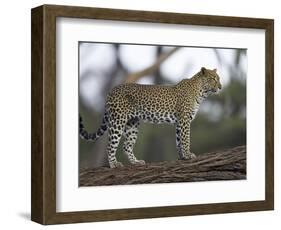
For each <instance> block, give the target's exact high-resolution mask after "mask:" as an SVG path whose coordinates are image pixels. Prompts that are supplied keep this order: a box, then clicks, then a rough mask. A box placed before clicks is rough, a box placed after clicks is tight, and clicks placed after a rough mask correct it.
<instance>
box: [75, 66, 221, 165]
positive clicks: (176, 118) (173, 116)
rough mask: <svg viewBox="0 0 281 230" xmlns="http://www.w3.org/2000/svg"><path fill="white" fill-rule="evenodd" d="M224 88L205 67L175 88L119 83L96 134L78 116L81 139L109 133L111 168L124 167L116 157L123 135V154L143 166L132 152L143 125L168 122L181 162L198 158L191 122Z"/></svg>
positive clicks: (89, 138)
mask: <svg viewBox="0 0 281 230" xmlns="http://www.w3.org/2000/svg"><path fill="white" fill-rule="evenodd" d="M221 89H222V85H221V82H220V77H219V75H218V73H217V69H207V68H205V67H202V68H201V69H200V70H199V72H197V73H196V74H194V75H193V76H192V77H191V78H184V79H183V80H181V81H180V82H178V83H177V84H173V85H144V84H137V83H124V84H120V85H118V86H116V87H114V88H113V89H112V90H111V91H110V92H109V93H108V95H107V99H106V103H105V112H104V115H103V118H102V122H101V125H100V127H99V128H98V130H97V131H96V132H93V133H89V132H88V131H87V130H86V129H85V127H84V125H83V120H82V117H81V115H79V120H80V121H79V133H80V137H81V138H82V139H84V140H86V141H96V140H97V139H98V138H99V137H101V136H102V135H103V134H104V133H105V132H106V131H107V132H108V143H107V148H106V151H107V158H108V163H109V167H110V168H117V167H122V166H123V164H122V163H121V162H119V161H117V158H116V151H117V148H118V145H119V142H120V139H121V138H122V136H123V137H124V144H123V152H124V153H125V155H126V156H127V158H128V161H129V163H130V164H133V165H144V164H145V161H144V160H139V159H137V158H136V156H135V154H134V152H133V148H134V145H135V143H136V141H137V136H138V130H139V126H140V124H141V122H148V123H155V124H161V123H168V124H173V125H174V126H175V136H176V150H177V153H178V156H179V160H188V159H193V158H196V155H195V154H194V153H192V152H191V151H190V149H191V148H190V136H191V135H190V125H191V122H192V121H193V120H194V118H195V116H196V114H197V111H198V109H199V106H200V104H201V103H202V102H203V100H204V99H206V98H207V97H208V96H209V95H211V94H217V93H218V91H219V90H221Z"/></svg>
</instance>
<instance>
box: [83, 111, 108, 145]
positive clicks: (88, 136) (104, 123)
mask: <svg viewBox="0 0 281 230" xmlns="http://www.w3.org/2000/svg"><path fill="white" fill-rule="evenodd" d="M107 121H108V116H107V114H106V113H105V114H104V116H103V119H102V123H101V126H100V127H99V128H98V130H97V131H96V132H93V133H88V131H87V130H86V129H85V127H84V125H83V121H82V117H81V116H79V133H80V137H81V138H82V139H84V140H86V141H96V140H97V139H98V138H99V137H101V136H102V135H103V134H104V132H105V131H106V130H107Z"/></svg>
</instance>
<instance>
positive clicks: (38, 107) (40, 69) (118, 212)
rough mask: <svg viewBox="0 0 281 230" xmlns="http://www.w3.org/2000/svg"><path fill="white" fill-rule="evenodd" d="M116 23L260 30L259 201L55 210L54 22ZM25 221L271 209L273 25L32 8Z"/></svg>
mask: <svg viewBox="0 0 281 230" xmlns="http://www.w3.org/2000/svg"><path fill="white" fill-rule="evenodd" d="M57 17H71V18H84V19H102V20H121V21H130V22H149V23H167V24H168V23H169V24H183V25H184V24H185V25H202V26H212V27H214V26H216V27H234V28H235V27H236V28H253V29H263V30H265V42H266V44H265V47H266V50H265V62H266V63H265V67H266V69H265V76H266V79H265V87H266V101H265V102H266V105H265V109H266V114H265V119H266V121H265V124H266V135H265V139H266V140H265V143H266V148H265V178H266V181H265V200H262V201H246V202H230V203H215V204H196V205H180V206H164V207H146V208H129V209H112V210H99V211H77V212H57V211H56V18H57ZM31 52H32V158H31V163H32V169H31V173H32V178H31V180H32V187H31V192H32V194H31V197H32V199H31V202H32V204H31V219H32V220H33V221H35V222H38V223H41V224H62V223H76V222H90V221H109V220H124V219H139V218H155V217H170V216H185V215H198V214H200V215H202V214H215V213H231V212H244V211H259V210H273V208H274V73H273V71H274V21H273V20H271V19H257V18H241V17H225V16H210V15H194V14H178V13H162V12H148V11H129V10H115V9H102V8H89V7H73V6H56V5H43V6H39V7H37V8H34V9H32V50H31Z"/></svg>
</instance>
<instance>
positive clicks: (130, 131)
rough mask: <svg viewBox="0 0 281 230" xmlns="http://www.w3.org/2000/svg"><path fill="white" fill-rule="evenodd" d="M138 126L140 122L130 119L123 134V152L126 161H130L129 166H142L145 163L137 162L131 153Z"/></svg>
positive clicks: (136, 119) (142, 161)
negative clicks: (126, 158)
mask: <svg viewBox="0 0 281 230" xmlns="http://www.w3.org/2000/svg"><path fill="white" fill-rule="evenodd" d="M139 124H140V121H139V119H138V118H132V119H130V120H129V121H128V122H127V124H126V126H125V130H124V133H123V135H124V137H125V141H124V146H123V151H124V153H125V154H126V155H127V157H128V160H129V161H130V163H131V164H138V165H144V164H145V161H144V160H138V159H137V158H136V157H135V155H134V153H133V148H134V145H135V143H136V141H137V137H138V126H139Z"/></svg>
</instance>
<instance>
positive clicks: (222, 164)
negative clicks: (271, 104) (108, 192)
mask: <svg viewBox="0 0 281 230" xmlns="http://www.w3.org/2000/svg"><path fill="white" fill-rule="evenodd" d="M241 179H246V146H239V147H235V148H232V149H228V150H224V151H218V152H212V153H205V154H201V155H199V156H198V157H197V158H195V159H192V160H178V161H166V162H159V163H149V164H146V165H144V166H134V165H127V166H124V167H122V168H115V169H110V168H105V167H103V168H93V169H83V170H81V172H80V186H97V185H120V184H150V183H172V182H194V181H211V180H241Z"/></svg>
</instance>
